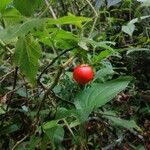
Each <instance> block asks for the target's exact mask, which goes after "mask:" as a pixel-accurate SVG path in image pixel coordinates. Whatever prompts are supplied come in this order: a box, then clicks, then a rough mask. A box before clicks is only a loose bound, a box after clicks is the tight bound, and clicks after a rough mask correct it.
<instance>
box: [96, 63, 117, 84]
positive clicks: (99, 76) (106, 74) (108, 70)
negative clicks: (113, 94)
mask: <svg viewBox="0 0 150 150" xmlns="http://www.w3.org/2000/svg"><path fill="white" fill-rule="evenodd" d="M114 74H115V71H114V70H113V67H112V65H111V64H107V65H105V66H104V67H102V68H101V69H100V70H98V71H97V72H96V74H95V78H94V81H95V80H98V81H100V82H105V81H107V80H108V79H111V78H112V76H113V75H114Z"/></svg>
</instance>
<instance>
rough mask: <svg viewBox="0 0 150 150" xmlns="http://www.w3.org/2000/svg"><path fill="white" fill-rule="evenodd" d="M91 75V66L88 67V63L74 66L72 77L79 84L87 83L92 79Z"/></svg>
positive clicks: (92, 73) (92, 75)
mask: <svg viewBox="0 0 150 150" xmlns="http://www.w3.org/2000/svg"><path fill="white" fill-rule="evenodd" d="M93 77H94V72H93V69H92V67H90V66H89V65H86V64H83V65H79V66H77V67H75V68H74V71H73V78H74V80H75V81H76V82H77V83H79V84H81V85H84V84H86V83H88V82H89V81H91V80H92V79H93Z"/></svg>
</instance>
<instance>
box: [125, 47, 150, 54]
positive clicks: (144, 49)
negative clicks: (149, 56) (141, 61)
mask: <svg viewBox="0 0 150 150" xmlns="http://www.w3.org/2000/svg"><path fill="white" fill-rule="evenodd" d="M138 51H150V49H148V48H130V49H128V51H127V53H126V54H127V55H129V54H130V53H133V52H138Z"/></svg>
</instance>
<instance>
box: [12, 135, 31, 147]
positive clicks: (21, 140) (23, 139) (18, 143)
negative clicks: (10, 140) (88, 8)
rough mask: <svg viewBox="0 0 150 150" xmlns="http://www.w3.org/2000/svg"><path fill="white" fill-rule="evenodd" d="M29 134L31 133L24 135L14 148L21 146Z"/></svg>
mask: <svg viewBox="0 0 150 150" xmlns="http://www.w3.org/2000/svg"><path fill="white" fill-rule="evenodd" d="M28 136H29V134H27V135H26V136H25V137H23V138H22V139H21V140H19V141H18V142H17V143H16V144H15V145H14V146H13V148H12V150H15V149H16V148H17V146H19V145H20V144H21V143H22V142H23V141H24V140H25V139H26V138H27V137H28Z"/></svg>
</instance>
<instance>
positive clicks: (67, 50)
mask: <svg viewBox="0 0 150 150" xmlns="http://www.w3.org/2000/svg"><path fill="white" fill-rule="evenodd" d="M74 48H75V47H72V48H69V49H66V50H64V51H63V52H61V53H60V54H59V55H58V56H56V57H55V58H54V59H53V60H52V61H51V62H50V63H49V64H48V65H47V66H46V67H45V68H44V69H43V70H42V72H41V73H40V75H39V77H38V79H37V82H38V83H39V84H40V85H41V86H42V88H43V89H46V88H45V87H44V86H43V84H42V83H41V81H40V79H41V77H42V75H43V74H44V73H45V72H46V71H47V69H48V68H49V67H50V66H52V65H53V64H54V63H55V62H56V61H57V60H58V59H59V57H60V56H62V55H64V54H65V53H67V52H69V51H71V50H73V49H74Z"/></svg>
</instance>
